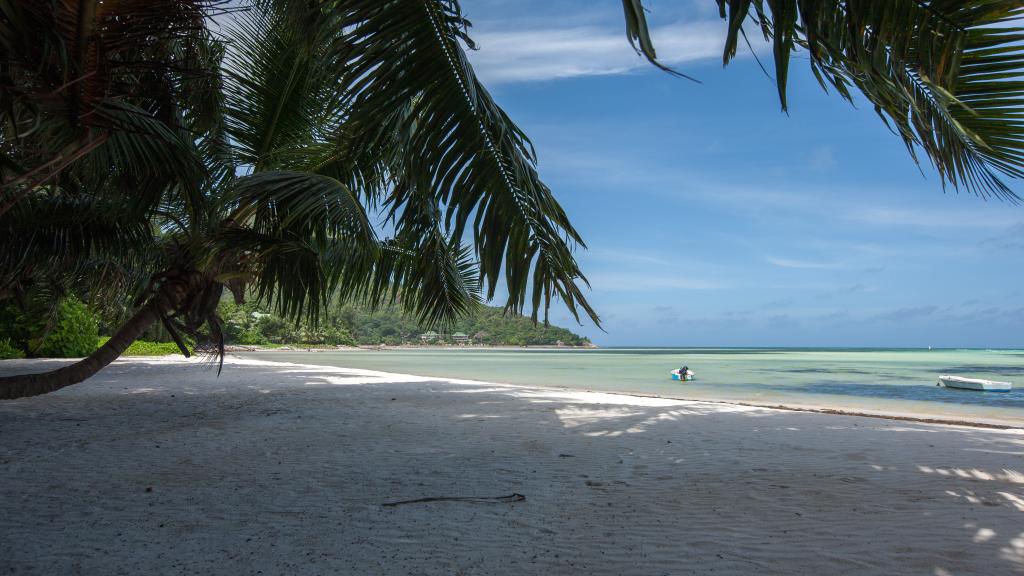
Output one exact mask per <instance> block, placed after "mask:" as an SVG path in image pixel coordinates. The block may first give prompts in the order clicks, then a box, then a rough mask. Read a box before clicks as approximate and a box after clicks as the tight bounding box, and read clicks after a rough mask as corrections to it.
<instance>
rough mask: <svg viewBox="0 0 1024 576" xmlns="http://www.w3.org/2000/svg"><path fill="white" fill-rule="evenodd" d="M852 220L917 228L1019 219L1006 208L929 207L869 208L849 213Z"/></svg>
mask: <svg viewBox="0 0 1024 576" xmlns="http://www.w3.org/2000/svg"><path fill="white" fill-rule="evenodd" d="M848 217H849V218H850V219H851V220H856V221H859V222H866V223H869V224H883V225H892V226H904V227H920V228H939V229H942V228H946V229H948V228H1005V227H1007V226H1009V225H1011V224H1012V223H1014V221H1016V220H1018V219H1019V218H1020V214H1019V213H1013V212H1010V211H1007V213H1006V214H1005V215H995V214H993V213H992V212H984V213H983V212H973V213H972V212H967V211H965V210H928V209H913V210H910V209H894V208H868V209H864V210H854V211H851V212H849V216H848Z"/></svg>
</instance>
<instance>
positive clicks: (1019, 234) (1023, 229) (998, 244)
mask: <svg viewBox="0 0 1024 576" xmlns="http://www.w3.org/2000/svg"><path fill="white" fill-rule="evenodd" d="M978 245H979V246H980V247H981V248H983V249H990V248H995V249H998V250H1024V222H1018V223H1017V224H1014V225H1013V226H1011V227H1010V229H1009V230H1007V231H1006V232H1004V233H1003V234H999V235H997V236H993V237H991V238H986V239H984V240H982V241H981V242H979V243H978Z"/></svg>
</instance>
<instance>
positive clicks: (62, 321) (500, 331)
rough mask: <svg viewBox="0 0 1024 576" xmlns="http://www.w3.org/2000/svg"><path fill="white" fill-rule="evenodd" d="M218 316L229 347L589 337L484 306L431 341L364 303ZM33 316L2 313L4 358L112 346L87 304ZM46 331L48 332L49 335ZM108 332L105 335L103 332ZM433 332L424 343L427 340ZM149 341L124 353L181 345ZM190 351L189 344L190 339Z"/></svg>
mask: <svg viewBox="0 0 1024 576" xmlns="http://www.w3.org/2000/svg"><path fill="white" fill-rule="evenodd" d="M218 311H219V313H220V315H221V317H222V318H224V340H225V342H226V343H227V344H239V345H257V346H268V347H275V346H295V347H303V348H305V347H317V346H324V347H331V346H339V345H340V346H356V345H376V344H387V345H389V346H398V345H402V344H417V345H420V344H427V345H437V346H441V345H449V344H453V343H456V342H455V341H453V339H452V336H453V335H455V334H464V335H465V336H466V337H467V339H468V343H471V344H476V345H479V344H482V345H491V346H501V345H504V346H554V345H557V344H558V343H562V344H564V345H567V346H584V345H588V344H590V340H589V339H587V338H585V337H583V336H580V335H578V334H574V333H573V332H571V331H569V330H567V329H565V328H561V327H558V326H550V325H549V326H545V325H544V324H542V323H536V324H535V323H534V322H533V321H532V320H530V319H529V318H526V317H523V316H518V315H506V314H505V313H504V311H503V310H502V309H501V308H498V307H493V306H479V307H477V308H476V309H475V310H474V311H473V312H471V313H470V314H468V315H467V316H466V317H464V318H462V319H461V320H459V321H458V322H456V323H455V324H453V325H452V327H451V329H450V330H448V331H447V332H446V333H441V334H438V335H437V336H436V337H431V336H429V334H430V333H433V332H434V331H433V330H431V329H430V327H429V326H423V325H422V324H420V323H419V322H417V320H416V319H415V317H414V316H412V315H410V314H408V313H406V312H403V311H402V309H401V308H399V307H397V306H384V307H382V308H380V309H377V310H370V309H369V308H367V307H365V306H358V305H342V306H333V307H331V308H329V309H326V310H324V314H323V317H322V319H321V321H320V322H319V323H318V324H317V326H316V327H313V326H311V325H310V324H309V323H308V322H305V321H303V322H299V323H298V324H296V323H294V322H290V321H288V320H285V319H284V318H282V317H280V316H277V315H275V314H270V313H267V312H266V311H265V310H264V309H261V308H260V307H259V306H257V305H255V304H252V303H249V304H242V305H236V304H234V303H233V302H231V301H230V300H228V299H225V300H223V301H221V303H220V306H219V310H218ZM35 312H36V313H37V314H36V315H35V316H33V315H31V314H27V313H25V312H18V311H17V310H16V309H15V308H14V307H5V308H4V309H2V310H0V319H3V320H4V321H5V322H4V325H3V327H2V328H0V359H8V358H24V357H26V356H29V357H49V358H77V357H81V356H87V355H89V354H91V353H92V352H93V351H94V350H96V349H97V348H98V347H99V346H102V345H104V344H106V343H107V341H108V340H109V339H110V336H109V335H105V336H102V337H99V336H97V326H98V325H106V324H105V323H104V322H102V321H101V319H100V318H98V316H97V315H96V314H95V313H94V312H93V311H91V310H90V309H89V308H88V307H87V306H86V305H85V304H83V303H82V302H81V301H80V300H78V299H77V298H74V297H70V298H65V299H64V300H61V304H60V306H58V308H57V309H56V310H54V314H55V315H54V316H53V319H52V320H50V321H49V323H50V324H51V327H50V329H49V332H45V331H46V329H47V325H48V321H47V320H45V318H46V316H45V314H42V313H41V312H40V311H38V310H36V311H35ZM44 332H45V334H44ZM105 332H108V331H107V330H105ZM425 334H428V336H427V337H426V338H423V335H425ZM144 337H145V338H146V339H145V340H136V341H135V342H133V343H132V344H131V345H130V346H129V347H128V348H127V349H126V350H125V351H124V355H125V356H165V355H168V354H180V353H181V351H180V350H179V349H178V346H177V345H176V344H174V342H172V341H171V339H170V335H169V334H167V332H166V331H161V330H150V331H148V332H147V333H146V334H145V336H144ZM187 344H188V345H189V347H191V346H192V343H191V342H187Z"/></svg>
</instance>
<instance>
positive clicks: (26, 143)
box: [0, 0, 1024, 398]
mask: <svg viewBox="0 0 1024 576" xmlns="http://www.w3.org/2000/svg"><path fill="white" fill-rule="evenodd" d="M718 4H719V7H720V10H721V15H722V17H723V18H725V19H726V21H727V31H726V44H725V52H724V60H725V61H726V62H728V61H729V60H730V59H731V58H732V57H733V56H734V55H735V53H736V49H737V45H738V41H739V38H740V37H745V35H744V25H747V24H749V25H750V26H753V27H755V28H756V29H757V30H760V31H761V33H762V34H763V35H764V36H765V38H766V39H767V40H770V41H771V42H772V45H773V48H774V61H775V74H776V80H777V84H778V87H779V97H780V100H781V102H782V106H783V108H785V107H786V79H787V71H788V65H789V61H790V58H791V56H792V54H793V52H794V51H795V50H796V49H797V48H802V49H804V50H805V51H806V52H807V54H808V55H809V59H810V63H811V66H812V70H813V72H814V73H815V75H816V77H817V78H818V79H819V81H820V82H821V84H822V86H823V87H827V86H831V87H832V88H833V89H835V90H836V91H837V92H838V93H839V94H840V95H841V96H843V97H844V98H847V99H850V100H852V91H853V90H854V89H857V90H859V91H860V92H861V93H862V94H863V95H864V96H865V97H866V98H867V99H868V100H869V101H870V102H871V103H872V104H873V105H874V106H875V109H876V111H877V112H878V113H879V115H880V116H881V117H882V118H883V120H885V121H886V122H887V123H888V124H889V125H890V126H891V127H892V128H893V130H894V132H896V133H897V134H898V135H899V136H900V137H901V138H902V139H903V140H904V142H906V143H907V147H908V149H909V150H910V151H911V154H912V155H913V154H916V152H917V151H923V152H924V153H925V154H926V155H927V156H928V158H929V159H930V160H931V161H932V163H933V164H934V165H935V166H936V168H937V169H938V171H939V173H940V175H941V177H942V178H943V182H944V183H945V182H949V183H950V184H951V185H952V186H953V187H955V188H959V187H961V186H962V187H964V188H966V189H968V190H971V191H973V192H975V193H978V194H981V195H994V196H996V197H999V198H1004V199H1010V200H1014V199H1016V196H1015V195H1014V193H1013V191H1012V190H1010V188H1009V187H1008V186H1007V184H1006V183H1005V182H1004V181H1003V177H1007V176H1008V177H1010V178H1019V177H1021V176H1022V174H1024V172H1022V160H1024V156H1022V150H1024V147H1022V143H1024V132H1022V130H1024V125H1022V122H1021V119H1022V112H1021V110H1022V109H1024V107H1022V103H1024V102H1022V97H1024V90H1022V89H1021V83H1020V80H1019V78H1020V76H1021V70H1022V68H1024V48H1022V42H1021V40H1022V39H1024V37H1022V35H1021V33H1020V32H1019V30H1018V29H1017V28H1015V27H1014V26H1013V25H1012V23H1011V21H1012V20H1014V19H1018V18H1019V17H1020V16H1021V15H1022V11H1024V9H1022V8H1021V7H1020V6H1019V1H1017V0H858V1H856V2H854V1H853V0H769V1H767V2H765V1H763V0H730V1H729V2H725V0H718ZM223 6H224V4H223V3H221V2H218V1H215V0H192V1H189V0H173V1H167V0H159V1H158V0H132V1H129V0H123V1H117V2H115V1H110V0H107V1H104V2H99V1H98V0H46V1H27V0H22V1H18V0H0V48H2V50H3V52H2V54H0V60H2V62H3V68H2V69H0V77H2V83H0V131H3V132H2V134H3V140H2V142H3V143H2V144H0V151H2V156H0V160H2V164H0V176H2V182H0V186H2V188H0V192H2V197H0V199H2V204H0V241H2V242H3V245H4V247H5V253H4V254H3V255H2V258H0V297H3V295H4V294H5V293H6V292H12V291H17V290H20V289H22V288H23V287H24V286H25V285H27V284H31V283H33V282H36V283H38V282H51V283H58V284H59V283H61V282H63V283H64V284H68V285H70V284H73V283H76V282H80V279H81V278H86V279H90V278H91V279H96V278H100V279H103V278H108V277H110V275H112V274H113V275H117V276H118V277H119V278H122V279H124V282H125V285H131V282H130V280H131V279H132V278H138V277H139V274H131V273H129V272H130V271H131V270H136V269H142V270H145V271H146V273H145V274H143V275H142V276H143V277H147V278H148V282H146V284H145V287H144V288H143V289H141V290H140V291H139V297H138V299H137V303H138V307H137V308H136V310H135V314H134V316H132V318H131V319H130V320H129V321H128V322H127V323H126V324H125V325H124V326H123V327H122V329H121V330H119V331H118V332H117V334H115V336H114V337H113V338H111V340H110V341H109V342H108V343H107V344H106V345H105V346H104V347H102V348H101V349H100V350H98V351H97V352H96V354H94V355H92V356H91V357H89V358H87V359H85V360H83V361H81V362H79V363H76V364H73V365H71V366H69V367H67V368H63V369H60V370H58V371H56V372H53V373H49V374H44V375H38V376H36V375H33V376H18V377H12V378H5V379H0V397H5V398H12V397H18V396H23V395H31V394H39V393H44V392H47V391H50V390H55V389H58V388H60V387H62V386H66V385H68V384H71V383H74V382H77V381H80V380H82V379H84V378H86V377H88V376H89V375H91V374H92V373H95V371H96V370H99V369H100V368H101V367H102V366H103V365H105V364H106V363H109V362H110V361H111V360H113V359H114V358H116V357H117V356H118V355H119V354H120V353H121V352H122V351H123V350H124V348H125V347H127V345H128V344H129V343H130V342H131V341H132V340H133V339H134V338H136V337H138V335H139V334H140V333H141V331H142V330H143V329H144V328H145V327H146V326H148V325H150V324H152V323H154V322H158V321H159V322H162V323H164V324H165V325H166V326H167V327H168V329H169V330H170V331H171V333H172V334H175V335H177V334H178V333H179V332H182V331H184V332H186V333H192V334H198V333H200V332H202V331H205V333H206V334H207V336H211V337H212V340H214V341H217V340H218V338H217V335H218V334H219V319H218V318H217V317H216V314H215V312H214V306H215V304H216V302H217V300H219V298H220V296H221V293H222V292H223V288H224V287H225V286H227V287H229V288H232V291H233V292H234V293H235V294H236V297H241V296H242V295H244V294H245V293H246V290H247V289H248V290H251V291H253V292H254V293H255V294H256V297H257V298H259V299H261V300H262V301H264V302H267V303H270V304H272V305H273V306H274V307H275V308H276V309H277V311H278V312H279V313H281V314H284V315H286V316H290V317H292V318H298V317H301V316H303V315H305V316H308V317H310V318H311V319H315V318H316V316H317V314H318V312H319V309H320V307H321V306H322V305H323V304H324V303H325V302H326V301H327V298H328V297H329V296H330V295H331V294H335V293H336V294H340V295H341V296H342V297H344V298H368V299H371V300H380V299H390V300H396V299H400V300H401V303H402V305H403V306H405V307H406V309H407V310H411V311H414V312H416V313H417V314H419V315H420V316H421V318H423V319H425V320H428V321H433V322H440V323H443V322H445V321H450V320H451V319H452V318H454V317H455V316H456V315H458V314H459V313H461V312H463V311H465V310H466V308H467V307H469V306H472V305H474V303H475V302H476V301H477V299H478V298H481V297H486V298H488V299H490V298H492V297H493V296H494V294H495V293H496V290H497V287H498V285H499V282H501V280H502V277H504V282H505V285H506V290H507V292H508V301H507V303H506V308H507V309H508V310H510V311H513V312H519V311H521V310H523V309H524V308H526V307H527V298H529V301H530V302H529V304H530V306H531V307H532V311H533V317H534V318H535V319H536V317H537V314H538V312H539V311H540V310H541V309H543V310H544V312H545V314H546V312H547V309H548V307H549V306H550V304H551V301H552V299H561V300H562V301H563V302H564V303H565V304H566V305H567V307H568V308H569V310H570V311H572V313H573V314H574V315H576V314H578V311H582V312H584V313H585V314H587V315H588V316H589V317H591V318H592V319H593V320H594V321H595V322H596V321H597V315H596V313H595V312H594V310H593V309H592V308H591V307H590V305H589V304H588V303H587V301H586V299H585V297H584V295H583V293H582V290H581V287H580V285H581V284H584V285H585V284H586V280H585V279H584V278H583V276H582V274H581V272H580V270H579V268H578V266H577V264H576V262H575V260H574V257H573V253H572V248H573V247H574V246H575V245H582V240H581V238H580V237H579V235H578V234H577V233H576V231H575V230H574V229H573V227H572V225H571V224H570V223H569V221H568V219H567V217H566V215H565V213H564V211H563V210H562V209H561V207H560V206H559V205H558V203H557V202H556V201H555V199H554V197H553V196H552V194H551V192H550V190H549V189H548V188H547V187H546V186H544V184H543V183H542V182H541V180H540V179H539V177H538V175H537V172H536V170H535V162H536V158H535V154H534V151H533V148H532V146H531V144H530V142H529V140H528V139H527V137H526V135H525V134H523V132H522V131H520V130H519V129H518V128H517V127H516V126H515V125H514V124H513V123H512V121H511V120H510V119H509V118H508V117H507V116H506V115H505V114H504V112H503V111H502V110H501V109H500V108H499V107H498V106H497V105H496V104H495V103H494V101H493V100H492V99H491V97H490V95H489V94H488V93H487V91H486V90H485V89H484V87H483V86H482V85H481V84H480V83H479V82H478V81H477V79H476V76H475V74H474V73H473V70H472V68H471V67H470V65H469V64H468V62H467V60H466V56H465V53H464V50H463V46H464V45H465V46H470V47H472V41H471V39H470V38H469V36H468V33H467V30H468V26H469V23H468V22H467V21H466V20H465V19H464V18H463V16H462V14H461V11H460V8H459V4H458V2H457V1H456V0H421V1H412V0H332V1H323V2H306V1H302V0H254V6H253V7H251V9H249V10H247V11H244V12H240V13H236V14H234V15H233V18H232V20H233V22H232V23H231V24H230V25H229V31H228V32H227V33H226V35H225V37H223V38H221V37H214V36H213V35H212V34H211V33H210V31H209V27H208V17H209V16H210V14H211V13H213V12H216V11H217V10H220V9H222V8H223ZM623 6H624V8H625V14H626V26H627V32H628V37H629V39H630V41H631V42H632V43H633V45H634V47H635V48H636V49H637V50H638V52H640V53H641V54H642V55H644V56H645V57H647V58H648V59H649V60H651V61H652V62H653V63H655V64H657V65H659V66H661V64H660V63H659V62H658V60H657V55H656V53H655V50H654V46H653V43H652V41H651V38H650V35H649V33H648V31H647V23H646V20H645V14H644V8H643V5H642V2H641V0H623ZM36 44H38V49H36V48H33V49H32V50H25V48H24V47H25V46H35V45H36ZM662 67H663V68H665V69H668V68H667V67H664V66H662ZM914 158H915V160H916V156H915V157H914ZM376 214H382V215H383V216H384V221H385V227H386V229H387V230H389V232H390V234H389V235H390V238H387V239H384V240H380V239H378V237H377V236H378V234H377V230H378V228H377V227H376V226H375V225H374V222H373V221H372V216H373V215H376ZM39 224H42V225H39ZM464 242H465V243H464ZM112 269H116V270H115V271H113V272H112V271H111V270H112ZM97 271H99V272H97ZM96 283H97V282H94V284H96ZM98 283H100V284H105V285H107V286H109V285H112V283H110V282H106V283H104V282H103V281H102V280H99V281H98ZM478 288H479V289H480V293H478V291H477V289H478ZM176 338H178V339H179V341H180V337H179V336H176Z"/></svg>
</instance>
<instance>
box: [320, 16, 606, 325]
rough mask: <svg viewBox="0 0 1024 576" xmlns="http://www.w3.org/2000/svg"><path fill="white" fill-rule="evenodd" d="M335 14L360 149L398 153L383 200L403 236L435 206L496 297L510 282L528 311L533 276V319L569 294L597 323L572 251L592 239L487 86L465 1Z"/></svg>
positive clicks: (515, 303)
mask: <svg viewBox="0 0 1024 576" xmlns="http://www.w3.org/2000/svg"><path fill="white" fill-rule="evenodd" d="M336 12H337V14H336V16H337V29H338V30H340V31H341V34H340V35H339V37H338V38H337V39H336V41H335V46H336V54H337V56H336V61H337V66H338V68H339V73H341V74H343V76H342V78H343V82H344V84H345V86H346V88H347V90H346V92H345V94H344V95H345V106H344V107H343V108H344V110H345V111H346V114H347V116H346V118H347V119H348V120H350V121H355V122H356V123H357V126H359V127H361V128H362V130H363V132H362V133H361V134H360V135H359V136H358V137H357V138H355V142H356V145H357V146H366V147H367V148H368V149H381V150H388V151H392V154H391V155H390V156H389V158H388V159H387V165H388V168H389V171H390V174H391V175H392V177H393V178H394V180H395V185H394V186H393V188H392V190H391V193H390V195H389V196H388V198H387V199H386V201H385V205H386V207H387V209H388V210H389V213H390V214H391V216H392V217H393V218H394V220H395V221H396V226H397V232H396V233H397V234H398V235H399V236H401V235H402V234H404V233H405V232H406V230H408V231H412V230H417V229H418V228H417V227H418V226H419V224H418V220H417V219H418V215H416V214H415V213H414V214H412V215H411V216H410V217H404V216H403V213H404V211H406V210H407V209H408V208H409V207H410V206H414V205H419V204H426V205H429V206H436V207H437V209H438V210H440V211H441V212H442V213H443V215H444V218H443V220H444V222H445V226H446V228H447V229H448V230H449V233H448V234H446V235H445V236H448V237H453V238H461V237H462V235H463V234H464V233H470V234H471V235H472V245H473V248H474V250H475V254H476V257H477V259H478V261H479V267H480V274H481V279H482V280H483V282H484V284H485V285H486V291H487V297H488V298H491V297H493V296H494V294H495V292H496V289H497V285H498V282H499V280H500V278H501V277H502V276H504V278H505V280H506V286H507V289H508V293H509V299H508V302H507V304H506V305H507V307H508V309H509V310H511V311H516V312H518V311H520V310H522V309H523V307H524V304H525V300H526V298H527V295H528V294H530V292H531V290H529V286H528V285H529V283H530V282H531V281H532V282H533V283H534V289H533V290H532V293H533V298H532V303H533V314H534V318H536V315H537V313H538V312H539V310H540V309H541V308H545V309H546V305H547V304H546V303H547V302H548V301H550V299H551V298H553V297H562V298H563V300H564V301H565V303H566V305H567V306H568V307H569V309H570V311H572V313H573V314H578V312H579V309H582V310H583V311H584V312H585V313H586V314H588V315H589V316H590V318H591V319H592V320H593V321H595V322H598V321H599V319H598V317H597V315H596V313H595V312H594V310H593V309H592V308H591V307H590V305H589V304H588V303H587V301H586V297H585V295H584V294H583V291H582V288H581V286H580V283H581V282H582V283H585V279H584V278H583V275H582V273H581V272H580V270H579V267H578V266H577V264H576V261H575V258H574V257H573V255H572V247H573V246H574V245H575V246H582V245H583V242H582V239H581V238H580V236H579V234H578V233H577V232H576V230H575V229H574V228H573V226H572V225H571V223H570V222H569V220H568V218H567V217H566V215H565V213H564V211H563V210H562V208H561V206H559V204H558V202H557V201H556V200H555V198H554V196H553V195H552V194H551V191H550V190H549V189H548V188H547V187H546V186H545V185H544V184H543V182H542V181H541V180H540V178H539V176H538V174H537V170H536V167H535V162H536V158H535V154H534V150H533V146H532V144H531V143H530V141H529V139H528V138H527V137H526V135H525V134H524V133H523V132H522V130H520V129H519V128H518V127H517V126H516V125H515V124H514V123H513V122H512V121H511V119H509V117H508V116H507V115H506V114H505V112H504V111H503V110H502V109H501V108H500V107H498V105H497V104H496V103H495V102H494V100H493V99H492V98H491V96H490V94H488V92H487V90H486V89H485V88H484V87H483V85H482V84H481V83H480V82H479V81H478V80H477V77H476V75H475V73H474V72H473V69H472V67H471V66H470V64H469V62H468V60H467V59H466V55H465V52H464V50H463V44H465V45H467V46H473V44H472V40H471V39H470V37H469V35H468V33H467V28H468V26H469V22H468V21H467V20H466V19H465V18H463V16H462V14H461V12H460V10H459V6H458V3H457V2H454V1H441V0H425V1H421V2H405V1H398V0H391V1H382V2H381V1H373V2H371V1H368V0H361V1H352V2H345V3H341V4H339V5H338V7H337V10H336ZM534 270H539V271H540V272H541V273H540V274H535V273H534V274H531V272H533V271H534Z"/></svg>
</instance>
